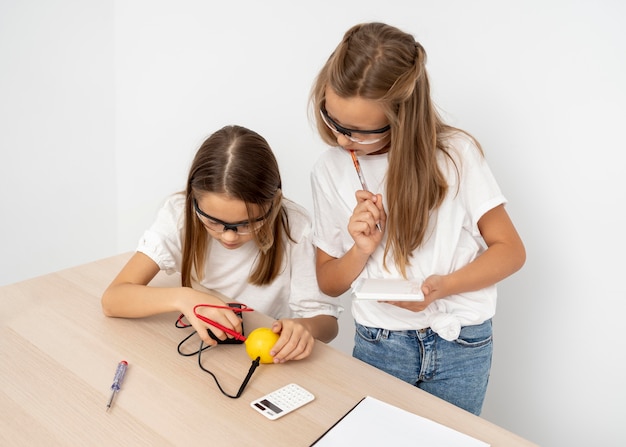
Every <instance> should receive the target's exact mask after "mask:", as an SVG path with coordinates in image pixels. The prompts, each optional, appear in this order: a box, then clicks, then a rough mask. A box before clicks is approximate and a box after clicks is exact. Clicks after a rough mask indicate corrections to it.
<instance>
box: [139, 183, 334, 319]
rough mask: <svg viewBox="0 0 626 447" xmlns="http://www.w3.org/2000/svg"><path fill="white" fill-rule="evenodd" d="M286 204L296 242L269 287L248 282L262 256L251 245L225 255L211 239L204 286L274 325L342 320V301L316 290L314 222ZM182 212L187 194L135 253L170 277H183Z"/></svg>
mask: <svg viewBox="0 0 626 447" xmlns="http://www.w3.org/2000/svg"><path fill="white" fill-rule="evenodd" d="M283 203H284V205H285V207H286V209H287V215H288V217H289V227H290V230H291V236H292V238H293V239H294V240H295V241H296V242H295V243H294V242H293V241H290V240H289V241H287V256H286V259H285V260H284V262H285V264H284V265H285V266H286V267H285V268H284V269H283V270H282V271H281V272H280V273H279V275H278V276H277V277H276V279H275V280H274V281H273V282H272V283H271V284H269V285H265V286H255V285H252V284H250V283H249V282H248V277H249V275H250V273H251V272H252V270H253V268H254V265H255V261H256V258H257V255H258V254H259V250H258V248H257V246H256V244H255V242H254V241H253V240H250V241H248V242H247V243H245V244H244V245H243V246H241V247H240V248H237V249H235V250H227V249H226V248H224V247H223V246H222V245H221V244H219V243H218V242H215V241H213V240H212V239H211V238H209V242H208V247H209V248H208V254H207V259H206V261H205V271H204V279H203V280H202V281H201V282H200V285H202V286H203V287H206V288H208V289H211V290H215V291H217V292H219V293H221V294H222V295H224V296H226V297H227V298H228V299H234V300H237V301H239V302H240V303H243V304H246V305H248V306H249V307H251V308H253V309H255V310H258V311H260V312H262V313H264V314H266V315H269V316H271V317H272V318H276V319H280V318H294V317H302V318H304V317H312V316H315V315H333V316H335V317H338V316H339V313H340V312H341V311H342V308H341V307H340V305H339V301H338V300H337V299H336V298H332V297H329V296H327V295H324V294H322V292H321V291H320V290H319V287H318V285H317V279H316V276H315V247H314V246H313V244H312V242H311V236H312V232H311V219H310V217H309V215H308V214H307V212H306V210H305V209H304V208H302V207H301V206H299V205H297V204H296V203H294V202H291V201H288V200H285V201H283ZM184 206H185V197H184V195H183V194H174V195H172V196H171V197H170V198H169V199H168V200H167V201H166V202H165V204H164V205H163V207H162V208H161V210H160V211H159V213H158V215H157V218H156V221H155V222H154V224H153V225H152V226H151V227H150V229H148V230H147V231H146V232H145V233H144V234H143V236H142V238H141V240H140V241H139V246H138V248H137V251H140V252H142V253H144V254H146V255H147V256H149V257H150V258H151V259H152V260H153V261H154V262H156V263H157V264H158V266H159V268H160V269H161V270H164V271H165V272H167V273H168V274H172V273H176V272H180V271H181V264H182V231H183V228H184V224H183V221H184V212H183V210H184Z"/></svg>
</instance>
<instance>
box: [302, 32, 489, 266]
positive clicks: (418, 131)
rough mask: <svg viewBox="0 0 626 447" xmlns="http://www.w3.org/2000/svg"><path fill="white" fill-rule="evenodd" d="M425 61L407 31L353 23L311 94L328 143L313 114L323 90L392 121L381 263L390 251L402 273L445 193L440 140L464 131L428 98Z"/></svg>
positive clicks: (328, 134)
mask: <svg viewBox="0 0 626 447" xmlns="http://www.w3.org/2000/svg"><path fill="white" fill-rule="evenodd" d="M425 65H426V52H425V50H424V48H423V47H422V46H421V45H420V44H419V43H418V42H416V41H415V39H414V37H413V36H411V35H410V34H407V33H405V32H403V31H401V30H399V29H398V28H395V27H393V26H390V25H386V24H384V23H364V24H359V25H356V26H354V27H352V28H351V29H349V30H348V31H347V32H346V33H345V35H344V37H343V39H342V41H341V42H340V43H339V45H338V46H337V48H336V49H335V51H334V52H333V53H332V54H331V55H330V57H329V58H328V60H327V61H326V64H325V65H324V67H323V68H322V69H321V71H320V73H319V74H318V76H317V78H316V81H315V83H314V85H313V88H312V90H311V95H310V104H311V106H312V109H313V110H312V112H314V116H315V119H316V125H317V129H318V131H319V133H320V135H321V137H322V139H323V140H324V141H325V142H326V143H328V144H329V145H332V146H336V145H337V139H336V136H335V135H334V134H333V133H332V132H331V131H330V129H328V127H327V126H326V125H325V124H324V123H323V122H322V120H321V119H320V117H319V110H320V109H321V108H322V107H323V106H324V102H325V99H326V98H325V91H326V88H327V87H331V88H332V89H333V90H334V92H336V93H337V94H338V95H339V96H340V97H342V98H353V97H360V98H364V99H367V100H372V101H375V102H377V103H378V104H380V105H381V107H382V108H383V110H384V112H385V115H386V117H387V119H388V121H389V124H390V126H391V142H390V150H389V168H388V171H387V176H386V186H387V188H386V191H387V192H386V204H387V209H388V219H387V228H386V231H387V232H388V237H387V243H386V246H385V262H386V259H387V255H388V254H389V252H390V251H391V252H392V253H393V258H394V262H395V264H396V266H397V267H398V269H399V270H400V271H401V272H402V274H403V275H405V276H406V267H407V266H408V265H410V257H411V253H412V252H413V251H414V250H415V249H417V248H418V247H419V246H420V245H421V244H422V243H423V242H424V239H425V237H426V230H427V227H428V221H429V216H430V213H431V212H432V210H434V209H436V208H437V207H439V205H441V203H442V202H443V200H444V198H445V196H446V194H447V191H448V184H447V182H446V178H445V176H444V173H443V172H442V171H441V169H440V168H439V165H438V161H437V159H438V154H439V153H443V154H445V155H446V156H447V157H448V158H449V159H450V160H451V161H452V162H453V163H454V160H452V157H451V156H450V153H449V152H448V149H447V147H446V139H447V137H449V136H450V135H451V134H452V133H454V132H463V131H461V130H460V129H456V128H454V127H452V126H449V125H447V124H445V123H444V122H443V120H442V118H441V116H440V114H439V113H438V111H437V109H436V107H435V105H434V104H433V102H432V101H431V97H430V84H429V80H428V74H427V72H426V67H425ZM463 133H465V132H463ZM470 137H471V136H470ZM476 144H477V145H478V143H477V142H476ZM478 147H479V148H480V146H478ZM457 173H458V169H457ZM385 266H386V265H385Z"/></svg>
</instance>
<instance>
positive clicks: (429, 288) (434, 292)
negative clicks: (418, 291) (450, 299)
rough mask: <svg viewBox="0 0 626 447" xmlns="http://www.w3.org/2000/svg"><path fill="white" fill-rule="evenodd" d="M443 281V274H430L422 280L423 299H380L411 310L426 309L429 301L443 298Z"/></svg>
mask: <svg viewBox="0 0 626 447" xmlns="http://www.w3.org/2000/svg"><path fill="white" fill-rule="evenodd" d="M443 283H444V276H441V275H432V276H429V277H428V278H426V279H425V280H424V282H423V283H422V293H423V294H424V301H381V302H382V303H387V304H393V305H394V306H398V307H401V308H403V309H407V310H410V311H413V312H421V311H422V310H424V309H426V308H427V307H428V306H429V305H430V303H432V302H433V301H435V300H438V299H439V298H443V297H444V296H445V295H444V292H443Z"/></svg>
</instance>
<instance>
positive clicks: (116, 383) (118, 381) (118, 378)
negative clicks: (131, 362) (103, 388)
mask: <svg viewBox="0 0 626 447" xmlns="http://www.w3.org/2000/svg"><path fill="white" fill-rule="evenodd" d="M127 367H128V362H127V361H126V360H122V361H121V362H120V363H119V364H118V365H117V369H116V370H115V377H113V385H111V397H110V398H109V402H108V403H107V411H109V408H111V404H112V403H113V398H114V397H115V393H117V392H118V391H119V390H120V387H121V386H122V380H124V374H126V368H127Z"/></svg>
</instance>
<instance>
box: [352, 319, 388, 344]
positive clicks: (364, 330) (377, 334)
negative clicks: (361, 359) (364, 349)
mask: <svg viewBox="0 0 626 447" xmlns="http://www.w3.org/2000/svg"><path fill="white" fill-rule="evenodd" d="M382 332H383V330H382V329H379V328H375V327H368V326H363V325H362V324H357V325H356V335H358V336H359V337H360V338H361V339H362V340H364V341H367V342H370V343H375V342H377V341H379V340H380V338H381V337H382Z"/></svg>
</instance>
